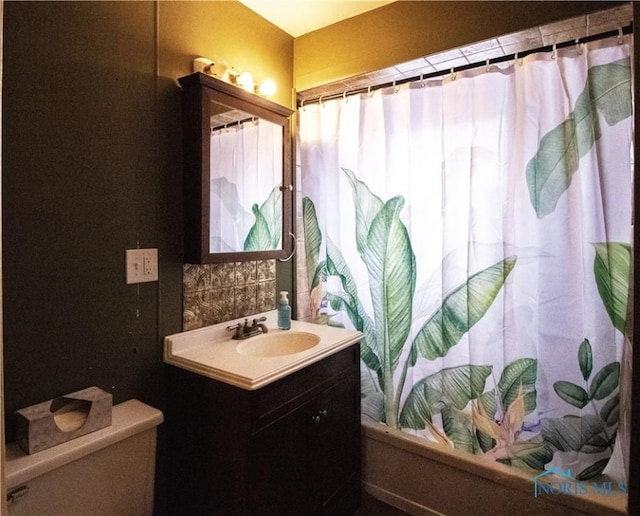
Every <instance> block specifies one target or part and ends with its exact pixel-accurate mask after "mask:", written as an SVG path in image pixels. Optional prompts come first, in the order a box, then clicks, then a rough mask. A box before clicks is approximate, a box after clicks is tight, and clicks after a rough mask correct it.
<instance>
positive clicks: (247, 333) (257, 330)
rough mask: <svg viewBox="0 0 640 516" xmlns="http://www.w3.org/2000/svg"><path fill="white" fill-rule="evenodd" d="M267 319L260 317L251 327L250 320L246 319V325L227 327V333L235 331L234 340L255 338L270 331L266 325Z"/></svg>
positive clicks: (237, 324) (239, 324) (238, 324)
mask: <svg viewBox="0 0 640 516" xmlns="http://www.w3.org/2000/svg"><path fill="white" fill-rule="evenodd" d="M266 320H267V318H266V317H260V318H259V319H254V320H253V322H252V323H251V325H249V320H248V319H245V320H244V324H243V323H241V322H239V323H236V324H233V325H231V326H227V331H234V330H235V333H234V335H233V337H232V338H233V339H236V340H242V339H248V338H249V337H254V336H255V335H262V334H263V333H267V332H268V331H269V329H268V328H267V326H266V325H265V324H263V322H264V321H266Z"/></svg>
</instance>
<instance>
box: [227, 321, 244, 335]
mask: <svg viewBox="0 0 640 516" xmlns="http://www.w3.org/2000/svg"><path fill="white" fill-rule="evenodd" d="M244 323H245V325H246V324H247V320H246V319H245V321H244ZM234 330H235V332H236V334H235V335H234V336H233V338H234V339H239V338H240V337H241V336H242V323H236V324H232V325H231V326H227V331H234Z"/></svg>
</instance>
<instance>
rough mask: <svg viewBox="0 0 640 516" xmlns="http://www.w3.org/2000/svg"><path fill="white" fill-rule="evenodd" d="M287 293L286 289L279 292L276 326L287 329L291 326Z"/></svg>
mask: <svg viewBox="0 0 640 516" xmlns="http://www.w3.org/2000/svg"><path fill="white" fill-rule="evenodd" d="M288 295H289V293H288V292H287V291H286V290H283V291H282V292H280V302H279V303H278V328H280V329H281V330H289V329H290V328H291V307H290V306H289V299H288V298H287V296H288Z"/></svg>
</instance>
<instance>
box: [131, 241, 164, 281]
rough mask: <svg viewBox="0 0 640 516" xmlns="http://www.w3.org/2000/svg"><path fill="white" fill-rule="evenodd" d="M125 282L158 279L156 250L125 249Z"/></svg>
mask: <svg viewBox="0 0 640 516" xmlns="http://www.w3.org/2000/svg"><path fill="white" fill-rule="evenodd" d="M126 272H127V284H130V283H146V282H149V281H158V250H157V249H127V250H126Z"/></svg>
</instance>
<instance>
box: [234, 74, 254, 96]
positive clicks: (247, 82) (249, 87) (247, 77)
mask: <svg viewBox="0 0 640 516" xmlns="http://www.w3.org/2000/svg"><path fill="white" fill-rule="evenodd" d="M238 84H239V85H240V87H241V88H242V89H243V90H246V91H251V92H253V90H254V88H255V83H254V82H253V75H251V74H250V73H249V72H242V73H241V74H240V75H239V76H238Z"/></svg>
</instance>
